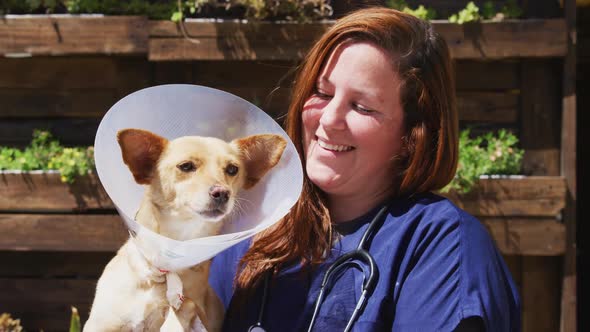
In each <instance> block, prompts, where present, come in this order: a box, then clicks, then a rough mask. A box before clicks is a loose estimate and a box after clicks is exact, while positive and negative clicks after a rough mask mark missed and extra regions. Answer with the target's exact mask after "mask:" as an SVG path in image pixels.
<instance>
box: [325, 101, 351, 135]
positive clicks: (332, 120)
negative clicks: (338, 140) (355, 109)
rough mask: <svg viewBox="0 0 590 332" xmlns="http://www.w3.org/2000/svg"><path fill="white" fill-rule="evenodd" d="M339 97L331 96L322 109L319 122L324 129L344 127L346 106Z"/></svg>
mask: <svg viewBox="0 0 590 332" xmlns="http://www.w3.org/2000/svg"><path fill="white" fill-rule="evenodd" d="M345 106H346V105H345V103H344V102H343V101H342V100H340V99H339V98H335V97H334V98H332V99H331V100H330V102H329V103H328V104H327V105H326V106H325V107H324V109H323V110H322V115H321V117H320V124H321V125H322V127H324V128H326V129H336V130H338V129H345V128H346V107H345Z"/></svg>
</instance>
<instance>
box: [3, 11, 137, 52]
mask: <svg viewBox="0 0 590 332" xmlns="http://www.w3.org/2000/svg"><path fill="white" fill-rule="evenodd" d="M147 21H148V20H147V18H145V17H143V16H102V15H6V16H4V17H2V19H1V20H0V55H3V56H5V57H30V56H46V55H84V54H109V55H111V54H112V55H134V54H145V53H146V51H147V40H148V32H147V30H146V29H145V27H146V25H147Z"/></svg>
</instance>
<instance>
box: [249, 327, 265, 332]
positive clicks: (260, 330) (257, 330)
mask: <svg viewBox="0 0 590 332" xmlns="http://www.w3.org/2000/svg"><path fill="white" fill-rule="evenodd" d="M248 332H266V330H265V329H263V328H262V326H250V328H249V329H248Z"/></svg>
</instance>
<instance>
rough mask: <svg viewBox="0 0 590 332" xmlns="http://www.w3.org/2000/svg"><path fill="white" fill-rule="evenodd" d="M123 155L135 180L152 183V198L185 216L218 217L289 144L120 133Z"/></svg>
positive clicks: (270, 139) (275, 139)
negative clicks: (169, 139)
mask: <svg viewBox="0 0 590 332" xmlns="http://www.w3.org/2000/svg"><path fill="white" fill-rule="evenodd" d="M117 137H118V141H119V145H120V146H121V151H122V154H123V160H124V161H125V163H126V164H127V166H128V167H129V169H130V170H131V172H132V173H133V176H134V178H135V181H136V182H138V183H140V184H147V185H149V186H150V190H149V193H150V195H151V197H150V199H151V200H152V202H153V203H154V204H156V205H157V206H158V208H159V209H160V210H162V211H166V212H168V213H172V214H175V215H178V217H179V218H180V219H194V218H198V219H199V220H206V221H213V222H214V221H219V220H221V219H223V218H224V217H226V216H227V215H228V214H229V213H231V211H232V210H233V208H234V206H235V203H236V197H237V193H238V191H239V190H240V189H241V188H246V189H247V188H250V187H252V186H253V185H254V184H256V183H257V182H258V181H259V180H260V178H262V176H263V175H264V174H265V173H266V172H267V171H268V170H269V169H271V168H272V167H273V166H275V165H276V164H277V163H278V161H279V159H280V157H281V155H282V153H283V150H284V149H285V146H286V141H285V140H284V139H283V138H282V137H280V136H278V135H254V136H249V137H245V138H242V139H238V140H234V141H232V142H229V143H228V142H225V141H223V140H220V139H217V138H213V137H200V136H185V137H180V138H177V139H174V140H172V141H168V140H166V139H165V138H163V137H160V136H157V135H155V134H153V133H150V132H148V131H144V130H138V129H125V130H122V131H120V132H119V133H118V136H117Z"/></svg>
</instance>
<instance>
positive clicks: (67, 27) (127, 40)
mask: <svg viewBox="0 0 590 332" xmlns="http://www.w3.org/2000/svg"><path fill="white" fill-rule="evenodd" d="M332 24H333V23H331V22H330V21H328V22H323V23H309V24H297V23H272V22H245V21H222V20H187V22H185V27H186V30H187V34H188V35H189V36H190V37H192V38H194V39H196V40H198V43H193V42H190V41H188V40H187V39H186V38H184V37H183V34H182V31H181V29H180V26H179V25H178V24H176V23H173V22H171V21H149V20H148V19H147V18H146V17H143V16H102V15H6V16H4V17H2V20H1V21H0V55H3V56H5V57H30V56H47V55H50V56H54V55H83V54H108V55H144V56H146V55H147V57H148V58H149V59H150V60H154V61H164V60H167V61H169V60H299V59H301V58H302V57H303V56H304V55H305V53H306V52H307V49H308V48H309V47H310V46H311V45H312V43H313V42H314V40H315V39H316V38H317V37H318V36H320V35H321V34H322V32H324V31H325V30H326V29H327V28H328V27H329V26H331V25H332ZM433 25H434V28H435V30H437V31H438V32H439V33H440V34H441V35H443V36H444V37H445V39H446V40H447V42H448V44H449V47H450V49H451V54H452V56H453V57H454V58H456V59H505V58H519V57H531V58H548V57H562V56H564V55H565V54H566V51H567V33H566V25H565V20H563V19H546V20H545V19H544V20H541V19H534V20H507V21H503V22H484V23H469V24H464V25H458V24H454V23H449V22H448V21H433Z"/></svg>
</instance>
